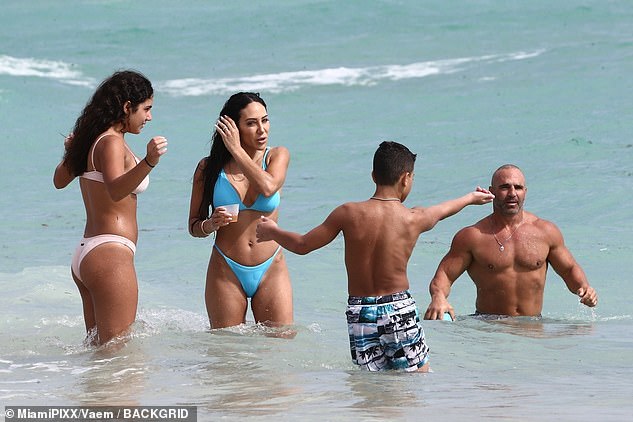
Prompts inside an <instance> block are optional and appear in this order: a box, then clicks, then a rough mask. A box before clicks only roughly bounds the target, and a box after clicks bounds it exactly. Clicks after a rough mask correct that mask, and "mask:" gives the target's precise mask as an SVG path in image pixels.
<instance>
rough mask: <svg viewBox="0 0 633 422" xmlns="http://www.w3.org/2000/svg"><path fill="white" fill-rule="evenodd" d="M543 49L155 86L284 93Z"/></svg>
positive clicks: (423, 73)
mask: <svg viewBox="0 0 633 422" xmlns="http://www.w3.org/2000/svg"><path fill="white" fill-rule="evenodd" d="M543 52H544V50H537V51H531V52H523V51H521V52H515V53H509V54H496V55H484V56H477V57H463V58H457V59H446V60H434V61H426V62H416V63H411V64H408V65H384V66H369V67H361V68H349V67H337V68H327V69H319V70H303V71H297V72H281V73H271V74H262V75H253V76H244V77H239V78H219V79H201V78H185V79H173V80H170V81H165V82H159V83H157V84H156V86H157V89H158V90H161V91H163V92H166V93H167V94H169V95H173V96H194V97H195V96H202V95H226V94H230V93H233V92H236V91H258V92H272V93H279V92H286V91H295V90H297V89H300V88H303V87H307V86H322V85H342V86H368V85H375V84H378V83H381V82H384V81H397V80H402V79H414V78H425V77H427V76H432V75H441V74H452V73H457V72H461V71H464V70H466V69H467V68H468V67H469V66H472V65H474V64H488V63H501V62H506V61H512V60H525V59H529V58H533V57H537V56H539V55H540V54H542V53H543Z"/></svg>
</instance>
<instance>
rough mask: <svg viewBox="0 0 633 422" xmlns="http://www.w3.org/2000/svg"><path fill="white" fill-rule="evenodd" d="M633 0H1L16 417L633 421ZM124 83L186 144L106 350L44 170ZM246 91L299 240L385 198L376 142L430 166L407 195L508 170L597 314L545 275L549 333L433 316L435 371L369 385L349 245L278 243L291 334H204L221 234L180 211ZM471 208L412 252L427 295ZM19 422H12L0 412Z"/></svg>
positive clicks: (73, 235)
mask: <svg viewBox="0 0 633 422" xmlns="http://www.w3.org/2000/svg"><path fill="white" fill-rule="evenodd" d="M632 19H633V4H631V3H630V2H626V1H593V0H588V1H560V2H547V1H542V0H536V1H531V2H522V1H508V2H494V1H484V0H479V1H471V2H430V1H423V2H404V1H376V2H360V1H349V2H333V1H316V0H315V1H308V0H298V1H293V2H272V1H265V2H247V1H236V2H225V3H222V4H221V3H219V2H203V1H193V2H188V3H187V4H186V5H184V4H180V3H178V2H169V1H152V2H150V1H146V0H141V1H136V2H124V1H105V0H104V1H97V0H94V1H89V2H84V1H55V0H51V1H48V2H28V1H27V2H22V1H13V0H5V1H3V2H2V6H1V12H0V131H1V134H2V138H3V142H2V145H3V148H2V153H1V154H0V177H1V179H0V180H2V195H1V196H0V206H1V208H2V212H3V218H2V219H0V288H1V289H2V292H3V294H2V295H0V309H2V318H1V319H0V338H2V341H1V342H0V406H1V405H2V404H4V405H36V404H41V405H44V404H57V405H60V404H67V405H78V404H96V403H99V404H112V405H115V404H139V405H168V404H171V405H195V406H198V414H199V420H215V419H218V418H221V417H222V418H225V419H227V420H235V419H238V418H243V417H249V418H253V420H277V419H279V418H280V417H287V418H290V419H291V420H294V419H299V418H301V419H305V420H315V419H317V418H318V419H319V420H385V419H389V420H393V419H395V420H420V419H421V418H423V417H425V418H428V419H429V420H440V419H441V420H488V419H497V420H511V421H532V420H534V421H537V420H613V421H619V420H625V419H627V418H629V417H630V415H631V412H632V411H633V405H632V404H631V400H630V398H631V396H632V395H633V385H632V384H631V382H630V380H631V377H632V376H633V369H632V367H631V364H630V362H631V360H632V358H633V306H632V305H631V303H630V296H631V295H630V293H629V291H630V287H629V286H630V270H629V264H630V261H631V256H632V246H631V233H632V232H633V223H632V222H631V205H633V203H632V200H631V195H630V193H631V191H632V188H633V169H632V167H631V162H632V158H633V120H632V119H631V110H633V100H632V99H631V98H632V97H631V95H630V93H631V92H632V90H633V79H632V78H631V74H633V26H631V21H632ZM121 68H135V69H138V70H141V71H142V72H144V73H145V74H146V75H147V76H148V77H149V78H150V79H151V80H152V81H153V83H154V86H155V89H156V96H155V103H154V110H153V117H154V120H153V121H152V122H151V123H150V124H149V125H148V126H147V127H146V128H145V130H144V132H143V133H142V134H141V135H139V136H133V137H130V138H129V139H128V142H129V143H130V144H131V146H132V147H133V148H134V149H135V150H136V151H137V153H138V154H142V152H143V149H144V145H145V144H146V141H147V139H148V138H149V137H151V136H153V135H159V134H160V135H164V136H166V137H167V138H168V139H169V142H170V145H169V152H168V154H167V156H166V157H165V159H164V160H162V161H161V164H160V167H159V168H157V169H156V171H154V172H152V181H151V185H150V189H149V190H148V191H147V192H146V193H144V194H143V195H142V197H140V198H139V210H138V214H139V224H140V228H141V232H140V239H139V245H138V252H137V255H136V265H137V272H138V275H139V287H140V298H139V315H138V322H137V324H136V327H135V331H134V335H133V338H132V340H131V341H130V342H129V343H128V344H127V346H126V347H125V348H123V349H122V350H120V351H118V352H116V353H115V354H113V355H108V356H103V355H101V354H99V353H96V352H95V351H94V350H89V349H86V348H84V347H83V345H82V339H83V335H84V333H83V321H82V317H81V304H80V299H79V295H78V292H77V291H76V288H75V286H74V284H73V282H72V280H71V278H70V275H69V263H70V258H71V254H72V251H73V249H74V247H75V245H76V242H77V241H78V239H79V238H80V237H81V234H82V231H83V224H84V211H83V208H82V204H81V198H80V195H79V189H78V185H77V183H73V184H72V185H71V186H70V187H69V188H67V189H65V190H62V191H56V190H55V189H54V188H53V186H52V182H51V178H52V172H53V169H54V167H55V165H56V164H57V162H58V161H59V159H60V157H61V154H62V148H63V147H62V145H63V137H62V136H61V135H60V133H66V132H68V131H69V130H70V128H71V127H72V125H73V123H74V120H75V119H76V117H77V115H78V113H79V112H80V110H81V108H82V107H83V105H84V104H85V102H86V101H87V100H88V98H89V96H90V95H91V94H92V92H93V90H94V88H95V86H96V84H97V83H98V82H99V81H100V80H102V79H103V78H105V77H106V76H108V75H109V74H111V73H112V72H113V71H114V70H117V69H121ZM237 90H254V91H258V92H260V93H261V94H262V96H264V98H265V99H266V101H267V102H268V105H269V114H270V116H271V121H272V128H271V136H270V142H271V144H273V145H284V146H286V147H288V148H289V150H290V153H291V165H290V170H289V173H288V178H287V182H286V186H285V188H284V191H283V201H282V208H281V217H280V222H281V223H282V225H284V226H285V227H287V228H289V229H292V230H296V231H305V230H308V229H309V228H311V227H312V226H314V225H316V224H318V223H319V222H321V221H322V220H323V218H325V216H326V215H327V214H328V213H329V212H330V210H331V209H333V208H334V207H335V206H336V205H338V204H340V203H341V202H344V201H348V200H362V199H365V198H367V197H368V196H369V195H371V193H373V186H372V183H371V179H370V170H371V157H372V155H373V152H374V150H375V148H376V146H377V145H378V143H379V142H380V141H381V140H385V139H393V140H397V141H399V142H402V143H404V144H406V145H408V146H409V147H410V148H411V149H412V150H413V151H414V152H416V153H418V161H417V166H416V180H415V185H414V188H413V191H412V194H411V195H410V197H409V199H408V200H407V204H408V205H411V206H413V205H429V204H433V203H436V202H438V201H442V200H445V199H448V198H452V197H455V196H459V195H462V194H464V193H466V192H468V191H470V190H471V189H473V188H474V187H475V186H476V185H482V186H487V185H488V183H489V179H490V174H491V172H492V171H493V170H494V169H495V168H496V167H498V166H499V165H501V164H504V163H506V162H513V163H516V164H518V165H519V166H520V167H522V168H523V170H524V171H525V173H526V176H527V183H528V186H529V192H528V199H527V202H526V207H527V209H529V210H530V211H533V212H535V213H537V214H539V215H540V216H541V217H543V218H546V219H549V220H551V221H554V222H555V223H556V224H557V225H558V226H559V227H560V228H561V230H562V231H563V233H564V234H565V240H566V243H567V246H568V247H569V248H570V250H571V251H572V252H573V253H574V255H575V256H576V258H577V259H578V261H579V262H580V263H581V264H582V266H583V268H584V269H585V272H586V273H587V275H588V277H589V279H590V281H591V283H592V285H593V286H594V287H595V288H596V289H597V290H598V293H599V295H600V303H599V306H598V307H597V308H595V309H593V310H592V309H588V308H585V307H583V306H581V305H579V304H578V301H577V299H576V298H575V297H574V296H573V295H571V294H570V293H569V292H568V291H567V290H566V289H565V287H564V284H563V283H562V281H561V280H560V278H558V277H557V276H556V275H555V274H554V273H553V272H551V273H550V274H549V277H548V283H547V287H546V298H545V304H544V309H543V316H544V318H543V320H542V321H538V322H536V321H522V320H518V321H497V322H484V321H478V320H474V319H472V318H469V317H468V314H470V313H471V312H472V311H473V309H474V288H473V286H472V283H471V282H470V280H469V279H468V278H467V277H462V278H461V279H460V280H458V281H457V283H456V284H455V286H454V288H453V292H452V294H451V297H450V299H451V302H452V304H453V305H454V306H455V308H456V311H457V313H458V314H459V315H460V318H459V319H458V321H457V322H454V323H445V322H440V321H433V322H425V330H426V335H427V341H428V343H429V346H430V347H431V353H432V356H431V359H432V360H431V362H432V367H433V370H434V372H433V373H432V374H428V375H422V376H417V375H414V376H411V375H410V374H395V373H391V374H368V373H364V372H360V371H359V370H357V369H356V368H355V367H354V366H353V365H352V364H351V361H350V358H349V351H348V345H347V338H346V336H347V334H346V326H345V319H344V309H345V299H346V291H345V286H346V283H345V271H344V267H343V262H342V258H343V255H342V254H343V244H342V241H341V240H340V239H337V240H336V241H335V242H334V243H333V244H332V245H330V246H328V247H327V248H325V249H323V250H320V251H317V252H315V253H313V254H311V255H308V256H304V257H298V256H295V255H292V254H290V253H287V259H288V262H289V267H290V271H291V276H292V280H293V285H294V298H295V299H294V302H295V320H296V324H297V330H298V335H297V337H296V338H295V339H294V340H292V341H286V340H279V339H272V338H268V337H266V336H265V335H263V334H265V333H262V329H260V328H258V327H254V326H253V325H252V324H249V325H247V326H245V327H239V328H236V329H234V330H230V331H229V332H221V333H217V332H216V333H210V332H208V330H207V328H208V322H207V319H206V312H205V309H204V300H203V290H204V277H205V272H206V266H207V260H208V257H209V254H210V248H211V241H210V240H200V239H193V238H191V237H190V236H189V235H188V234H187V230H186V221H187V214H188V206H189V194H190V188H191V175H192V173H193V170H194V167H195V165H196V163H197V162H198V160H199V159H200V158H201V157H202V156H203V155H205V154H206V153H207V151H208V149H209V138H210V131H211V127H212V123H213V121H214V120H215V118H216V115H217V113H218V111H219V109H220V108H221V105H222V103H223V102H224V100H225V99H226V98H227V97H228V95H229V94H230V93H233V92H235V91H237ZM488 212H489V207H486V206H484V207H477V208H473V207H470V208H468V209H466V210H465V211H463V212H462V213H460V214H459V215H457V216H454V217H452V218H450V219H448V220H445V221H443V222H441V223H440V224H439V225H438V226H437V227H436V228H435V229H434V230H433V231H431V232H429V233H426V234H425V235H423V236H422V237H421V238H420V241H419V243H418V246H417V248H416V250H415V252H414V255H413V257H412V259H411V264H410V268H409V277H410V280H411V291H412V292H413V293H414V295H415V296H416V298H417V300H418V303H419V306H420V308H421V310H422V311H423V310H424V309H426V306H427V305H428V302H429V297H428V292H427V289H428V282H429V280H430V278H431V277H432V275H433V272H434V271H435V268H436V266H437V263H438V262H439V260H440V259H441V257H442V256H443V254H444V253H445V252H446V250H447V248H448V246H449V243H450V240H451V238H452V235H453V234H454V233H455V231H457V230H458V229H459V228H460V227H462V226H464V225H467V224H470V223H472V222H474V221H476V220H478V219H479V218H481V217H482V216H484V215H486V214H487V213H488ZM2 410H3V409H2V408H0V411H2Z"/></svg>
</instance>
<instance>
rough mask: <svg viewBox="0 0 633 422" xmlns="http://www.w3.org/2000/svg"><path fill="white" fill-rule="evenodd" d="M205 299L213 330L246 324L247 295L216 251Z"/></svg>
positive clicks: (211, 262)
mask: <svg viewBox="0 0 633 422" xmlns="http://www.w3.org/2000/svg"><path fill="white" fill-rule="evenodd" d="M204 298H205V303H206V306H207V314H208V315H209V322H210V324H211V328H225V327H233V326H235V325H239V324H243V323H244V322H245V319H246V309H247V308H248V300H247V299H246V294H245V293H244V290H242V287H241V285H240V284H239V281H238V280H237V277H236V276H235V274H233V272H232V271H231V269H230V268H229V266H228V265H227V264H226V262H225V261H224V259H223V258H222V257H221V256H219V254H217V253H216V251H213V253H212V254H211V259H210V261H209V267H208V269H207V282H206V287H205V292H204Z"/></svg>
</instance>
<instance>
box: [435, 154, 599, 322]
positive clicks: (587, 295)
mask: <svg viewBox="0 0 633 422" xmlns="http://www.w3.org/2000/svg"><path fill="white" fill-rule="evenodd" d="M489 190H490V191H491V192H492V193H493V194H494V195H495V198H494V200H493V212H492V214H490V215H488V216H487V217H485V218H483V219H482V220H480V221H478V222H477V223H476V224H474V225H472V226H469V227H465V228H463V229H461V230H460V231H459V232H457V234H456V235H455V237H454V238H453V242H452V244H451V247H450V250H449V251H448V253H447V254H446V256H444V258H443V259H442V261H441V262H440V264H439V266H438V268H437V271H436V273H435V276H434V277H433V279H432V280H431V284H430V286H429V292H430V293H431V304H430V305H429V307H428V309H427V311H426V314H425V315H424V318H425V319H442V317H443V315H444V313H445V312H448V313H450V315H451V317H452V318H453V319H455V313H454V310H453V307H452V306H451V305H450V303H449V302H448V300H447V298H448V295H449V293H450V289H451V286H452V284H453V282H454V281H455V280H456V279H457V278H458V277H459V276H460V275H461V274H463V272H464V271H467V272H468V275H469V276H470V278H471V279H472V280H473V282H474V283H475V286H476V287H477V299H476V304H475V306H476V313H477V314H493V315H508V316H540V314H541V310H542V308H543V291H544V289H545V275H546V273H547V267H548V264H551V266H552V268H553V269H554V271H556V273H557V274H558V275H559V276H560V277H561V278H562V279H563V281H564V282H565V284H566V285H567V288H568V289H569V290H570V291H571V292H572V293H574V294H576V295H578V296H579V297H580V302H581V303H583V304H585V305H587V306H596V304H597V303H598V296H597V294H596V292H595V290H594V289H593V288H592V287H591V286H590V285H589V283H588V282H587V278H586V276H585V273H584V271H583V270H582V268H581V267H580V265H578V263H577V262H576V260H575V259H574V257H573V256H572V254H571V252H569V250H568V249H567V247H566V246H565V243H564V240H563V235H562V234H561V232H560V230H559V229H558V227H556V225H555V224H553V223H551V222H549V221H546V220H543V219H541V218H539V217H537V216H536V215H534V214H532V213H529V212H527V211H525V210H524V209H523V203H524V201H525V195H526V192H527V187H526V185H525V176H524V175H523V173H522V172H521V170H520V169H519V168H518V167H517V166H515V165H512V164H506V165H504V166H501V167H499V168H498V169H497V170H496V171H495V172H494V174H493V175H492V182H491V186H490V189H489Z"/></svg>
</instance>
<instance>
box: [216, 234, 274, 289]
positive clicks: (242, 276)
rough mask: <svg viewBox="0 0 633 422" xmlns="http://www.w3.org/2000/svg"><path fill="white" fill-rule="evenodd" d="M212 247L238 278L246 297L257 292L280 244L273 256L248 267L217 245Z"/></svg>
mask: <svg viewBox="0 0 633 422" xmlns="http://www.w3.org/2000/svg"><path fill="white" fill-rule="evenodd" d="M213 247H214V248H215V249H216V250H217V251H218V253H219V254H220V255H222V257H223V258H224V260H225V261H226V263H227V264H229V267H231V270H232V271H233V274H235V277H237V279H238V280H239V282H240V284H241V285H242V289H244V293H246V297H253V296H255V293H257V289H258V288H259V284H260V283H261V282H262V277H264V274H265V273H266V271H268V268H269V267H270V266H271V264H272V263H273V259H275V257H276V256H277V254H278V253H279V251H280V250H281V246H280V247H278V248H277V250H276V251H275V253H274V254H273V256H271V257H270V258H268V259H267V260H266V261H264V262H262V263H261V264H259V265H255V266H253V267H249V266H246V265H242V264H240V263H239V262H235V261H233V260H232V259H231V258H229V257H228V256H226V255H224V253H223V252H222V251H221V250H220V248H218V247H217V245H213Z"/></svg>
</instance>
